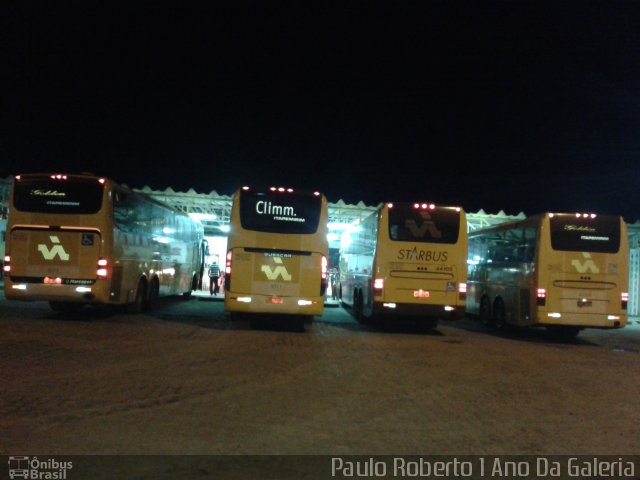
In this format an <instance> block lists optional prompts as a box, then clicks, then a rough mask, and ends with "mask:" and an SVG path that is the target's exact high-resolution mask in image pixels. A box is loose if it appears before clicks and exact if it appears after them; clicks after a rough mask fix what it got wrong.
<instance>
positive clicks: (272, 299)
mask: <svg viewBox="0 0 640 480" xmlns="http://www.w3.org/2000/svg"><path fill="white" fill-rule="evenodd" d="M267 303H272V304H275V305H282V304H283V303H284V298H282V297H269V298H268V299H267Z"/></svg>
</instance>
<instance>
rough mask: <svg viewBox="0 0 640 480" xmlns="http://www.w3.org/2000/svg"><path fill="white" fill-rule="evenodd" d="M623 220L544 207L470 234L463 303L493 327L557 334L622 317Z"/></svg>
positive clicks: (615, 323) (615, 322)
mask: <svg viewBox="0 0 640 480" xmlns="http://www.w3.org/2000/svg"><path fill="white" fill-rule="evenodd" d="M628 256H629V248H628V239H627V227H626V224H625V223H624V221H623V219H622V218H621V217H619V216H615V215H596V214H587V213H572V214H567V213H544V214H540V215H535V216H531V217H529V218H527V219H525V220H521V221H516V222H507V223H504V224H502V225H498V226H495V227H492V228H488V229H483V230H479V231H476V232H472V233H470V234H469V259H468V264H469V282H468V283H469V292H468V295H467V311H468V312H469V313H472V314H476V315H477V316H478V317H479V318H480V320H481V321H482V323H484V324H486V325H489V326H493V327H496V328H505V327H506V326H507V325H514V326H521V327H527V326H544V327H547V329H549V330H550V331H552V332H554V333H555V334H556V335H558V336H560V337H562V338H572V337H575V336H576V335H577V334H578V333H579V332H580V330H582V329H584V328H588V327H591V328H620V327H624V326H625V325H626V323H627V300H628V282H629V257H628Z"/></svg>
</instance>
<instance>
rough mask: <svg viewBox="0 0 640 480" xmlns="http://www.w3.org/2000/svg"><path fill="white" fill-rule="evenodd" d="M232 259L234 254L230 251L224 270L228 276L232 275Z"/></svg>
mask: <svg viewBox="0 0 640 480" xmlns="http://www.w3.org/2000/svg"><path fill="white" fill-rule="evenodd" d="M231 257H232V253H231V250H229V251H228V252H227V264H226V266H225V269H224V273H226V274H230V273H231Z"/></svg>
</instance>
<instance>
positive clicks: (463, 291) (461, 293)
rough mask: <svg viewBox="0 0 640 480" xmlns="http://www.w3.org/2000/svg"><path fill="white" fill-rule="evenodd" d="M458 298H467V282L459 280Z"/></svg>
mask: <svg viewBox="0 0 640 480" xmlns="http://www.w3.org/2000/svg"><path fill="white" fill-rule="evenodd" d="M458 298H459V299H460V300H466V298H467V284H466V283H463V282H460V283H459V284H458Z"/></svg>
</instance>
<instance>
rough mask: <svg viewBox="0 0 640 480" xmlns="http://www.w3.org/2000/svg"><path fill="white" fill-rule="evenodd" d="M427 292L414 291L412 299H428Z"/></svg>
mask: <svg viewBox="0 0 640 480" xmlns="http://www.w3.org/2000/svg"><path fill="white" fill-rule="evenodd" d="M429 295H430V294H429V292H428V291H427V290H414V291H413V297H414V298H429Z"/></svg>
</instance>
